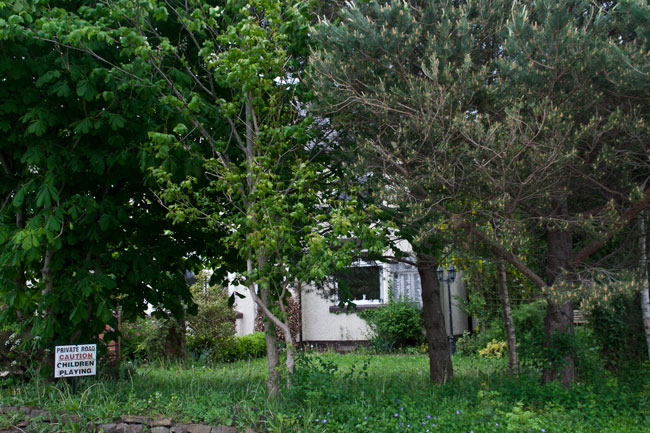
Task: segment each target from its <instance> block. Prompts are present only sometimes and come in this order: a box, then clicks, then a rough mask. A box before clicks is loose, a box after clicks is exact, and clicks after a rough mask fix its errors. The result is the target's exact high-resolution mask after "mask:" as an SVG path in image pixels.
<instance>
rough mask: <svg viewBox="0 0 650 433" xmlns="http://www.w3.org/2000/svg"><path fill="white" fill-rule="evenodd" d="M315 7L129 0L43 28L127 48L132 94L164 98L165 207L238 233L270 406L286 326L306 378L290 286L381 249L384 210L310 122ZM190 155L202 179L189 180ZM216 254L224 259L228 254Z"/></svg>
mask: <svg viewBox="0 0 650 433" xmlns="http://www.w3.org/2000/svg"><path fill="white" fill-rule="evenodd" d="M307 6H308V5H307V4H303V3H300V2H288V1H278V0H258V1H253V2H242V1H230V2H224V3H218V2H207V1H198V0H193V1H178V2H175V1H173V2H170V1H150V2H146V3H142V2H135V1H130V0H124V1H110V2H108V3H106V4H100V5H97V6H96V7H95V8H92V9H91V8H83V9H79V11H78V14H59V13H54V14H52V15H51V16H50V17H49V19H48V20H47V21H45V20H43V21H41V22H39V23H38V26H39V28H41V29H47V28H50V27H53V28H55V29H56V39H57V41H58V43H57V45H60V46H68V45H69V46H74V47H77V48H78V49H81V50H84V51H85V52H87V53H90V54H92V55H93V56H95V57H97V56H99V57H101V55H100V54H99V53H97V51H96V50H94V49H93V47H89V46H88V44H87V43H86V39H90V40H93V41H95V40H106V41H109V42H110V43H112V44H119V46H120V55H121V60H120V63H119V64H115V63H114V66H113V67H112V68H110V69H111V71H112V72H114V73H115V74H116V75H119V77H120V79H121V80H123V81H124V82H125V83H127V84H126V85H127V86H129V87H130V88H134V89H137V88H138V87H139V86H144V87H146V88H151V89H154V91H155V92H158V93H159V94H160V97H161V104H157V105H156V106H155V108H154V109H155V110H160V111H161V112H162V114H163V115H165V116H166V117H165V125H166V126H167V127H166V128H165V127H163V128H157V129H156V128H151V129H150V132H149V136H150V139H151V152H153V153H154V154H155V155H156V156H157V157H158V158H159V161H160V166H159V167H158V168H156V169H155V170H153V171H152V173H153V175H154V176H155V178H156V180H157V181H158V183H159V187H160V188H161V193H160V197H161V199H162V200H163V201H164V202H165V204H166V205H167V210H168V213H169V215H170V216H171V217H172V220H173V221H174V222H175V223H177V224H180V223H185V222H188V223H190V224H192V225H196V226H199V227H201V228H203V229H205V230H206V232H207V233H211V232H214V231H216V232H217V233H220V232H222V231H225V232H226V233H227V236H226V237H225V238H224V239H223V246H224V248H226V249H227V250H229V251H232V252H233V253H234V254H236V256H237V258H238V260H239V262H240V263H241V264H243V266H240V267H239V268H235V264H234V263H233V262H232V261H230V262H228V263H227V264H226V263H224V264H223V265H222V266H221V267H220V270H221V271H224V270H233V271H238V277H237V279H238V281H239V282H241V283H243V284H245V285H246V286H248V288H249V294H250V296H251V297H252V298H253V300H254V301H255V302H256V304H257V306H258V308H259V309H260V310H261V311H263V312H264V314H265V316H266V317H267V319H268V320H267V321H266V324H265V327H266V337H267V353H268V363H269V372H270V374H269V382H268V386H269V395H270V396H275V395H277V393H278V383H277V379H278V376H277V370H276V368H277V365H278V355H277V345H276V341H275V329H276V328H277V329H278V330H279V332H282V333H283V334H284V336H285V344H286V347H287V361H286V365H287V369H288V371H289V372H290V373H291V372H292V371H293V351H294V349H293V346H292V341H293V338H292V336H291V330H290V328H289V326H288V324H287V320H288V317H287V314H286V303H285V301H284V300H285V298H286V297H287V296H288V295H289V289H290V287H291V286H292V285H294V284H296V283H298V282H301V281H302V282H309V281H318V280H322V279H325V278H326V277H327V276H328V274H329V273H330V270H334V269H342V268H344V267H345V266H346V265H347V264H348V263H349V262H350V261H351V260H352V257H353V256H354V255H356V254H357V252H358V251H359V249H360V248H362V247H363V248H367V249H369V250H370V251H375V250H380V249H381V242H380V241H379V240H378V238H377V237H375V236H374V235H373V232H374V231H375V230H374V229H369V228H365V227H367V224H365V225H364V224H360V223H359V222H360V221H363V222H366V223H367V222H370V221H371V220H372V218H373V215H374V211H373V209H372V208H371V207H362V206H358V205H357V202H356V201H355V200H354V199H353V197H354V196H355V194H356V193H355V192H354V191H346V192H345V193H344V191H343V190H342V189H341V183H340V182H339V181H338V177H339V171H340V169H339V168H338V167H336V165H334V164H331V163H330V161H331V158H330V154H331V153H332V150H333V148H334V147H335V146H336V142H335V141H331V140H330V141H328V140H327V139H326V137H323V136H322V135H321V134H320V131H319V129H320V128H319V127H318V126H319V125H318V123H317V122H316V123H315V122H314V119H312V118H309V117H306V116H305V115H304V112H303V111H304V109H303V105H304V103H305V102H306V101H307V99H308V98H309V94H308V93H307V92H306V91H305V89H304V87H303V85H302V82H301V74H302V72H303V69H304V66H305V61H304V60H305V58H304V56H305V53H306V52H307V39H308V38H307V36H308V35H307V32H308V31H309V8H308V7H307ZM63 29H64V30H65V31H63ZM73 29H74V30H73ZM167 108H171V111H173V113H169V112H168V111H167ZM179 153H180V155H181V156H185V157H186V158H188V159H190V160H193V161H197V162H198V164H199V165H200V167H201V170H200V172H197V173H193V174H191V175H179V173H178V171H177V170H174V167H175V166H176V165H177V164H178V162H179V161H178V154H179ZM357 227H362V229H360V230H358V229H357ZM210 255H211V256H212V257H215V258H219V259H222V258H223V255H224V252H223V251H222V250H221V249H219V250H214V251H212V252H210ZM228 268H230V269H228ZM276 302H278V305H279V307H278V308H276V307H275V305H276Z"/></svg>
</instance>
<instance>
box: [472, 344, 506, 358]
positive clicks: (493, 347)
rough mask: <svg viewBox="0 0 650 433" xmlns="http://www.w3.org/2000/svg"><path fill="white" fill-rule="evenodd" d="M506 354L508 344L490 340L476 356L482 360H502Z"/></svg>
mask: <svg viewBox="0 0 650 433" xmlns="http://www.w3.org/2000/svg"><path fill="white" fill-rule="evenodd" d="M507 352H508V343H506V342H505V341H498V340H492V341H490V342H489V343H488V344H487V346H485V347H484V348H483V349H479V351H478V354H479V356H482V357H483V358H503V355H505V354H506V353H507Z"/></svg>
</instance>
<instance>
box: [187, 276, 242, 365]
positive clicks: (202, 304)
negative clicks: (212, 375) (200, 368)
mask: <svg viewBox="0 0 650 433" xmlns="http://www.w3.org/2000/svg"><path fill="white" fill-rule="evenodd" d="M190 291H191V292H192V296H193V299H194V302H195V303H196V304H197V307H198V309H197V313H196V314H195V315H193V316H188V318H187V328H188V335H187V349H188V351H189V352H190V353H191V354H192V356H193V357H194V358H198V359H204V360H210V361H225V360H228V358H229V357H230V356H231V355H230V354H232V353H233V352H236V351H237V349H236V342H235V338H234V337H235V315H236V312H235V310H234V308H233V307H232V306H230V305H228V293H227V292H226V290H225V289H223V288H222V287H219V286H210V285H209V284H208V277H207V275H205V274H200V275H199V281H198V282H197V283H196V284H194V285H192V287H190Z"/></svg>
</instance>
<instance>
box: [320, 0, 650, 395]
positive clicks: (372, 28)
mask: <svg viewBox="0 0 650 433" xmlns="http://www.w3.org/2000/svg"><path fill="white" fill-rule="evenodd" d="M341 18H342V19H341V20H340V21H339V22H337V23H335V24H333V23H329V22H326V23H325V24H324V25H323V26H321V27H320V28H319V32H318V33H319V40H320V41H321V43H322V46H323V49H322V50H320V51H319V52H317V53H316V54H315V55H314V65H315V69H316V71H317V74H318V75H317V77H316V85H317V89H318V91H319V92H320V93H321V95H322V97H323V100H324V101H326V104H327V106H328V107H329V112H330V113H331V116H332V118H333V119H334V120H335V121H336V122H339V123H338V124H339V125H341V129H348V130H350V131H352V133H353V134H354V137H355V138H356V140H357V142H358V143H360V144H361V146H360V147H359V149H360V151H363V150H364V149H367V150H369V151H368V152H367V153H366V152H364V155H365V156H364V158H365V160H364V162H365V164H364V169H365V170H372V169H374V170H376V172H377V174H376V176H374V179H377V180H378V181H379V182H378V183H380V184H384V185H386V184H388V185H389V187H388V188H386V187H384V188H383V189H382V188H381V187H379V190H381V191H388V193H389V194H390V193H393V196H392V197H390V198H389V199H388V202H389V203H395V205H396V207H397V209H404V210H406V209H407V206H406V204H407V203H408V204H410V208H409V209H408V212H407V213H405V215H407V216H408V217H409V218H410V220H407V219H403V220H402V221H400V222H399V223H398V226H399V227H400V229H402V230H403V229H404V228H410V229H415V230H416V231H417V230H418V227H420V228H419V230H421V231H422V232H424V233H430V232H432V231H433V230H435V229H442V228H445V226H446V225H450V226H451V227H452V228H454V229H464V230H465V231H466V232H467V233H470V234H472V235H473V236H475V237H476V238H477V239H480V240H481V241H482V242H484V243H485V244H486V245H487V246H488V247H489V248H490V249H492V250H493V252H494V253H495V254H497V255H498V256H500V257H502V258H504V259H505V260H507V261H509V262H510V263H511V264H512V265H513V266H514V267H515V268H516V269H517V270H518V271H519V272H521V273H522V274H523V275H525V276H526V277H527V278H529V279H530V280H531V281H532V282H533V283H534V284H536V285H537V286H538V287H540V288H544V289H545V290H546V294H547V298H548V300H549V302H548V310H547V315H546V328H545V332H546V334H547V345H548V346H549V349H552V347H551V346H552V345H553V341H556V340H557V338H556V337H558V336H560V337H562V336H565V337H567V338H570V333H571V318H572V302H571V300H570V299H569V297H571V296H572V297H573V298H574V299H576V296H577V294H578V293H579V291H578V290H577V287H578V286H582V287H584V286H589V285H591V286H594V287H596V288H598V287H602V286H601V285H600V283H601V282H602V279H600V278H599V277H598V276H599V275H603V274H602V272H599V271H600V270H602V269H598V267H594V264H593V263H590V262H589V260H588V259H590V258H592V259H593V258H596V257H597V255H598V254H599V252H600V251H602V250H603V248H604V247H606V246H607V245H608V244H609V243H610V241H611V240H613V239H614V238H616V236H618V235H619V234H620V233H621V231H622V230H623V229H624V228H625V227H626V226H627V225H629V223H630V221H632V220H633V219H634V218H635V217H636V215H638V213H639V212H640V211H641V210H642V209H644V208H646V207H647V206H648V204H649V203H650V190H648V187H647V173H648V168H649V167H648V160H647V155H648V144H647V143H648V140H647V138H648V128H647V124H648V119H647V113H649V112H650V111H649V110H648V88H649V87H648V77H649V75H648V59H647V56H645V55H644V54H643V53H646V52H647V50H648V30H647V26H644V24H643V23H647V18H648V8H647V5H646V4H645V2H643V1H622V2H616V3H615V4H607V5H603V6H602V7H598V6H596V5H593V4H590V3H588V2H582V1H571V2H563V3H561V4H558V3H557V2H552V1H542V2H536V3H534V4H528V3H519V2H501V1H476V2H463V3H456V2H445V1H441V2H434V1H432V2H409V3H404V2H390V1H388V2H381V3H360V4H358V5H353V6H352V7H350V8H347V9H345V10H343V11H342V12H341ZM395 192H397V194H395ZM404 198H406V199H408V200H404ZM391 199H392V200H391ZM400 203H404V205H402V206H401V207H400ZM477 203H479V204H480V205H479V206H477V205H476V204H477ZM490 221H498V223H499V226H500V227H501V230H500V233H499V236H496V234H495V233H494V231H491V232H490V231H489V230H487V229H486V228H487V227H489V222H490ZM417 222H420V225H419V226H418V225H417V224H415V223H417ZM438 232H439V233H440V231H438ZM407 233H408V232H407ZM522 234H523V236H522ZM527 238H532V239H533V240H534V242H533V244H536V243H538V242H539V241H542V242H543V244H544V245H545V247H544V248H543V249H542V250H541V251H540V253H541V254H542V255H541V257H540V258H530V257H525V256H524V255H523V254H520V252H521V251H520V250H521V246H522V245H525V244H530V242H529V241H528V240H527ZM423 239H425V237H423V236H422V235H420V236H419V237H416V236H414V237H413V240H412V242H414V245H416V250H417V249H419V248H422V246H423V245H424V244H421V243H420V242H421V241H422V240H423ZM409 240H411V239H409ZM438 245H440V243H439V244H438ZM427 250H428V251H432V250H431V249H430V248H428V249H427ZM538 263H540V264H541V266H535V265H536V264H538ZM616 271H617V268H616V267H610V268H608V269H607V272H606V275H609V276H613V275H614V274H615V272H616ZM424 281H425V279H424V278H423V282H424ZM425 308H426V307H425ZM425 311H426V310H425ZM425 323H426V317H425ZM430 344H431V342H430ZM554 361H555V362H554V365H555V366H558V365H560V366H561V368H547V369H545V372H544V375H543V378H544V381H548V380H552V379H560V380H562V381H563V382H564V383H565V384H567V385H568V384H569V383H570V382H571V381H572V380H573V379H574V377H575V373H574V370H573V361H572V359H571V357H570V356H569V354H567V353H564V352H561V351H558V352H557V353H556V359H555V360H554ZM432 369H433V366H432ZM432 378H433V376H432Z"/></svg>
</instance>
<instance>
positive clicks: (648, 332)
mask: <svg viewBox="0 0 650 433" xmlns="http://www.w3.org/2000/svg"><path fill="white" fill-rule="evenodd" d="M645 217H646V211H643V212H641V214H640V215H639V252H640V254H639V256H640V257H639V266H640V268H641V280H642V282H643V287H642V288H641V312H642V313H643V329H644V330H645V339H646V344H647V346H648V358H650V287H649V286H650V284H649V282H648V251H647V244H646V242H647V236H648V233H647V231H646V221H645Z"/></svg>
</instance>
